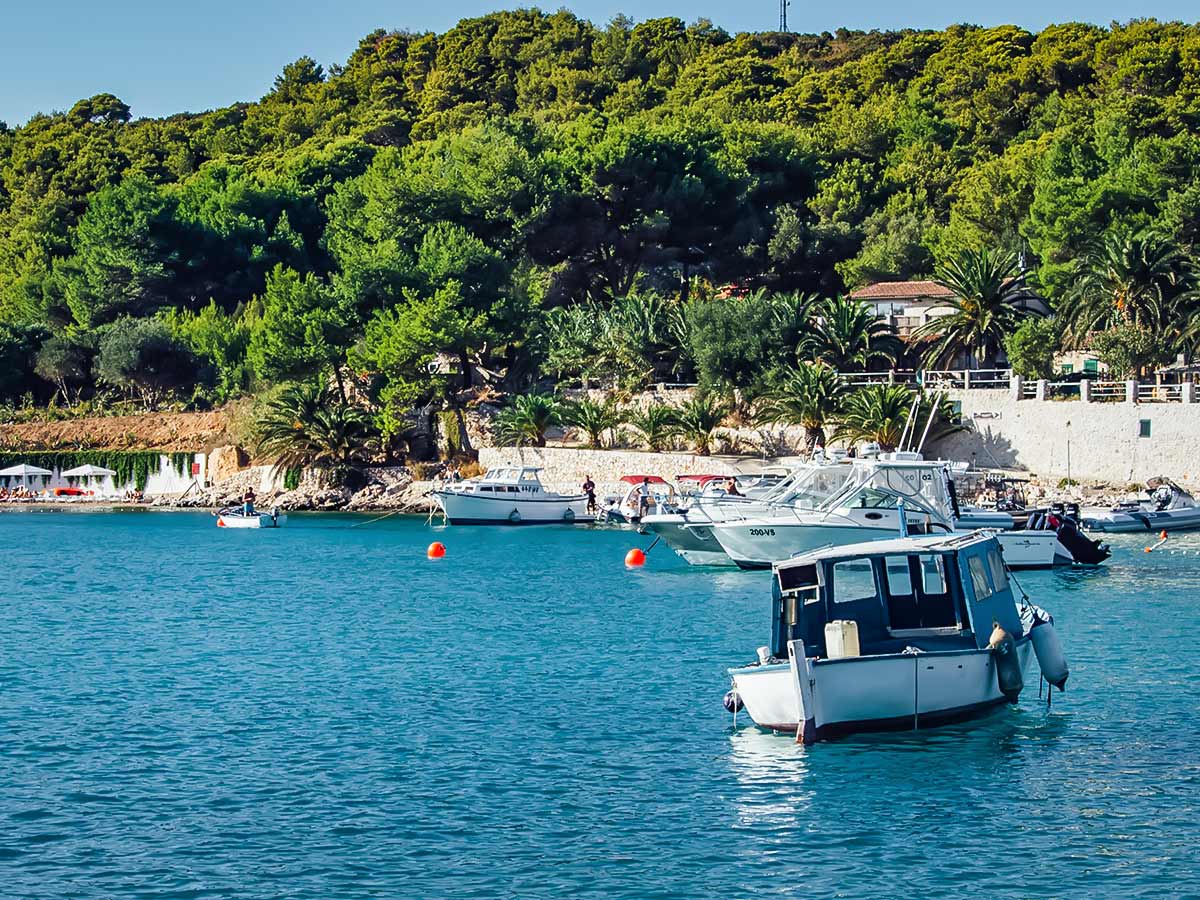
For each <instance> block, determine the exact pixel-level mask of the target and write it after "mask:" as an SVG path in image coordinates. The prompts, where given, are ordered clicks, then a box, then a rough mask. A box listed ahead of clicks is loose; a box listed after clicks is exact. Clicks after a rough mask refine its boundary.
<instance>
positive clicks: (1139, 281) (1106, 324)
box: [1063, 230, 1200, 346]
mask: <svg viewBox="0 0 1200 900" xmlns="http://www.w3.org/2000/svg"><path fill="white" fill-rule="evenodd" d="M1076 275H1077V278H1076V282H1075V286H1074V288H1073V290H1072V291H1071V292H1070V293H1069V294H1068V296H1067V303H1066V306H1065V309H1064V310H1063V314H1064V318H1065V319H1066V320H1067V323H1068V325H1069V328H1070V337H1071V338H1072V340H1073V341H1075V342H1077V343H1082V342H1083V341H1084V340H1085V339H1086V338H1087V335H1088V334H1089V333H1091V332H1093V331H1100V330H1103V329H1106V328H1111V327H1113V326H1116V325H1132V326H1133V327H1134V328H1137V329H1140V330H1145V331H1149V332H1150V333H1151V334H1153V335H1154V337H1155V338H1157V339H1158V340H1160V341H1164V342H1167V343H1170V344H1172V345H1173V346H1174V345H1175V344H1177V343H1178V342H1179V340H1180V338H1181V337H1182V335H1183V333H1184V332H1186V331H1187V330H1188V325H1189V324H1190V322H1189V320H1190V319H1191V318H1192V316H1191V315H1189V313H1190V310H1187V309H1185V307H1187V306H1190V305H1191V301H1193V300H1194V299H1196V296H1197V287H1198V282H1200V278H1198V273H1197V271H1196V267H1195V265H1194V264H1193V262H1192V261H1191V259H1189V258H1188V256H1187V254H1185V253H1184V252H1183V251H1182V250H1181V249H1180V248H1179V247H1178V246H1177V245H1176V244H1175V243H1174V242H1173V241H1171V240H1170V239H1168V238H1166V237H1163V236H1162V235H1159V234H1155V233H1154V232H1151V231H1143V232H1139V233H1137V234H1133V233H1130V232H1129V231H1126V230H1116V231H1112V232H1109V233H1108V234H1106V235H1104V237H1103V238H1101V239H1100V240H1099V241H1096V242H1095V243H1093V244H1092V245H1091V246H1090V247H1088V249H1087V251H1086V252H1085V254H1084V255H1083V256H1082V257H1081V258H1080V259H1079V261H1078V263H1077V267H1076Z"/></svg>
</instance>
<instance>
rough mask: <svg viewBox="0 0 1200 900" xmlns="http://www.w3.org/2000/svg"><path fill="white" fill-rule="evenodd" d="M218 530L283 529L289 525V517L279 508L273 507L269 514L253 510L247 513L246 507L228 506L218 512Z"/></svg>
mask: <svg viewBox="0 0 1200 900" xmlns="http://www.w3.org/2000/svg"><path fill="white" fill-rule="evenodd" d="M216 516H217V527H218V528H282V527H283V526H284V525H286V524H287V516H286V515H284V514H283V513H281V512H280V511H279V508H278V507H274V506H273V507H271V509H270V511H269V512H263V511H262V510H255V509H251V511H250V512H246V508H245V507H244V506H227V507H225V508H224V509H222V510H218V512H217V513H216Z"/></svg>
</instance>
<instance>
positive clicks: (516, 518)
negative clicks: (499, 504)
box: [508, 508, 521, 525]
mask: <svg viewBox="0 0 1200 900" xmlns="http://www.w3.org/2000/svg"><path fill="white" fill-rule="evenodd" d="M508 521H510V522H512V523H513V524H514V525H517V524H520V522H521V513H520V511H519V510H517V509H516V508H514V509H513V511H512V512H510V513H509V514H508Z"/></svg>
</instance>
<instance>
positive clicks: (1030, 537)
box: [711, 453, 1108, 569]
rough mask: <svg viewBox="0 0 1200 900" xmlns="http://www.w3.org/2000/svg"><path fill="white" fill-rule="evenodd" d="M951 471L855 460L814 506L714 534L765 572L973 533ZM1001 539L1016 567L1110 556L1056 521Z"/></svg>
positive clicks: (733, 523) (897, 458)
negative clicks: (792, 561)
mask: <svg viewBox="0 0 1200 900" xmlns="http://www.w3.org/2000/svg"><path fill="white" fill-rule="evenodd" d="M952 468H953V464H949V463H946V462H943V461H931V460H925V459H922V458H921V457H920V456H919V455H918V454H915V453H907V454H900V453H897V454H891V455H887V456H881V457H880V458H878V459H868V460H858V461H856V462H855V463H854V465H853V469H852V474H851V476H850V477H849V478H847V479H846V481H845V483H844V484H843V486H842V488H841V490H840V491H838V492H837V493H835V494H833V495H832V496H830V497H829V498H828V499H826V500H825V501H824V502H823V503H822V504H821V505H820V506H818V507H817V508H816V509H812V510H799V509H796V508H794V507H773V508H771V509H770V510H768V511H767V512H766V514H757V515H751V516H738V515H730V516H728V517H727V518H726V520H725V521H722V522H719V523H713V525H712V526H711V529H712V535H713V537H714V539H715V540H716V541H717V542H718V543H719V544H720V545H721V548H722V549H723V550H724V551H725V552H726V554H727V555H728V556H729V557H730V559H732V560H733V562H734V563H735V564H736V565H737V566H739V567H740V568H743V569H766V568H770V567H771V565H772V563H774V562H777V561H779V560H785V559H788V558H789V557H792V556H795V555H796V554H800V553H806V552H809V551H811V550H815V549H817V548H819V547H826V546H839V545H846V544H855V543H860V542H863V541H872V540H886V539H889V538H892V537H895V536H896V535H897V534H904V535H911V534H929V533H943V534H948V533H952V532H958V531H970V530H973V529H974V528H976V527H979V525H980V524H982V523H981V522H980V521H979V519H978V518H976V519H975V520H971V519H963V518H961V517H960V510H959V507H958V504H957V499H956V497H955V494H954V487H953V485H954V482H953V480H952V478H951V470H952ZM1010 524H1011V521H1010ZM1060 526H1061V527H1063V528H1064V529H1066V531H1068V532H1069V533H1070V534H1069V540H1070V542H1071V546H1070V547H1068V546H1067V545H1066V544H1064V543H1063V541H1062V540H1060V537H1059V533H1058V529H1059V527H1060ZM1071 539H1073V540H1071ZM999 541H1000V544H1001V546H1002V547H1003V549H1004V553H1005V561H1006V562H1007V564H1008V565H1009V566H1010V567H1011V568H1014V569H1035V568H1049V567H1052V566H1056V565H1068V564H1071V563H1074V562H1080V563H1085V564H1095V563H1098V562H1101V561H1103V560H1104V559H1106V558H1107V556H1108V551H1107V548H1106V547H1103V545H1101V544H1099V542H1095V541H1092V540H1091V539H1089V538H1087V537H1086V536H1084V535H1082V533H1080V532H1079V531H1078V528H1077V527H1075V526H1073V525H1063V524H1062V523H1061V522H1060V521H1058V520H1055V522H1054V527H1053V528H1045V529H1036V530H1031V529H1028V528H1027V529H1023V530H1020V531H1001V532H1000V536H999Z"/></svg>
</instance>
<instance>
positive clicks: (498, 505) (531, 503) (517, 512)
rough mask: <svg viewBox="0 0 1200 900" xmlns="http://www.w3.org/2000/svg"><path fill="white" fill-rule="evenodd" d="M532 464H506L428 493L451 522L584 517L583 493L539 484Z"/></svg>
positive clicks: (549, 521)
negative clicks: (569, 491)
mask: <svg viewBox="0 0 1200 900" xmlns="http://www.w3.org/2000/svg"><path fill="white" fill-rule="evenodd" d="M540 471H541V469H540V468H538V467H534V466H505V467H502V468H499V469H492V470H491V471H490V472H487V473H486V474H484V475H480V476H478V477H476V478H468V479H467V480H466V481H459V482H451V483H449V484H443V485H442V486H441V487H439V488H436V489H435V490H433V491H431V492H430V493H431V494H432V495H433V497H434V499H435V500H436V501H437V503H438V505H439V506H440V507H441V508H442V512H443V513H445V516H446V521H448V522H449V523H450V524H451V525H555V524H567V525H571V524H573V523H575V522H579V521H584V520H586V519H587V495H586V494H558V493H555V492H553V491H548V490H546V489H545V488H544V487H543V486H542V481H541V478H540V477H539V476H538V473H539V472H540Z"/></svg>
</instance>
